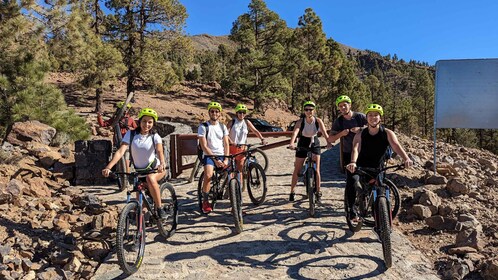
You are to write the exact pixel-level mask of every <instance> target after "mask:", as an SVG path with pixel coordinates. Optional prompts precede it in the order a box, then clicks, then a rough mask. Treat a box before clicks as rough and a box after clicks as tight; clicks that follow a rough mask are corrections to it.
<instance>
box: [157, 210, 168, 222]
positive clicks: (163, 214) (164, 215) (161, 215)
mask: <svg viewBox="0 0 498 280" xmlns="http://www.w3.org/2000/svg"><path fill="white" fill-rule="evenodd" d="M157 216H158V217H159V219H161V220H166V219H167V218H168V213H166V211H165V210H164V208H163V207H161V208H159V209H157Z"/></svg>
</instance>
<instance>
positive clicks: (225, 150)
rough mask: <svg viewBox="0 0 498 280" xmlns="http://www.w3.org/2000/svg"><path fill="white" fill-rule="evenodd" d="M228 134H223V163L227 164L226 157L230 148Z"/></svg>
mask: <svg viewBox="0 0 498 280" xmlns="http://www.w3.org/2000/svg"><path fill="white" fill-rule="evenodd" d="M228 138H229V137H228V134H227V135H225V136H223V155H224V156H225V157H224V158H223V165H227V164H228V157H227V156H229V155H230V148H229V141H228Z"/></svg>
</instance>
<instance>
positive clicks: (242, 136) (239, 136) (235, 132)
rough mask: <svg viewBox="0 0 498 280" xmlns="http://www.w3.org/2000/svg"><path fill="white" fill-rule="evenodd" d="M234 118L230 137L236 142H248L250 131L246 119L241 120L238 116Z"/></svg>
mask: <svg viewBox="0 0 498 280" xmlns="http://www.w3.org/2000/svg"><path fill="white" fill-rule="evenodd" d="M234 120H235V121H234V123H233V125H232V128H230V134H229V137H230V139H231V140H232V141H233V142H234V143H235V144H246V143H247V133H249V130H248V129H247V123H246V121H245V120H242V121H240V120H239V119H238V118H235V119H234Z"/></svg>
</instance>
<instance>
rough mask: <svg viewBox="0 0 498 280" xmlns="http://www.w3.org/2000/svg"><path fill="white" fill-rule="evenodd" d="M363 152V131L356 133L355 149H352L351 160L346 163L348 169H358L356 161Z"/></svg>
mask: <svg viewBox="0 0 498 280" xmlns="http://www.w3.org/2000/svg"><path fill="white" fill-rule="evenodd" d="M360 152H361V133H360V134H356V135H355V136H354V139H353V149H352V150H351V161H350V163H349V164H348V165H346V169H347V170H348V171H349V172H351V173H354V172H355V171H356V161H357V160H358V156H359V155H360Z"/></svg>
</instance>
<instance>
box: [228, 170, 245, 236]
mask: <svg viewBox="0 0 498 280" xmlns="http://www.w3.org/2000/svg"><path fill="white" fill-rule="evenodd" d="M228 190H229V193H230V204H231V206H232V215H233V221H234V224H235V231H236V232H237V233H241V232H242V231H243V227H244V218H243V216H242V193H241V189H240V183H239V181H238V180H237V179H235V178H233V179H231V180H230V182H229V183H228Z"/></svg>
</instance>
